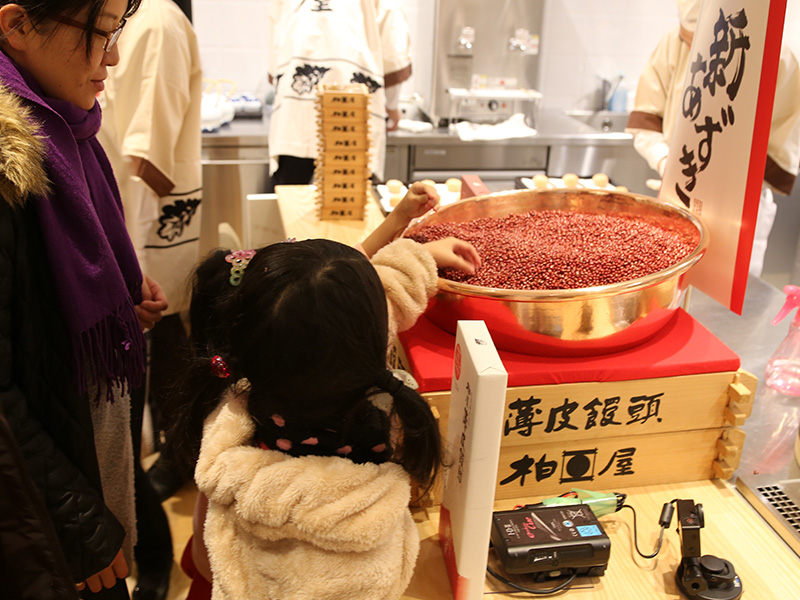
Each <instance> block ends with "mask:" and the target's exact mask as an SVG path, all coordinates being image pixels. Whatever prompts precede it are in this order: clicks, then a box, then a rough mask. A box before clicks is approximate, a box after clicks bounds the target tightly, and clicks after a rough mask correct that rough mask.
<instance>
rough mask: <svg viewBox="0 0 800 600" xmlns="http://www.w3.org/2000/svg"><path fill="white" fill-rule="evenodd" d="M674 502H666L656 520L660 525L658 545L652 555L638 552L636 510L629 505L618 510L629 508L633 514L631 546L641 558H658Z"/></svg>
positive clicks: (624, 505) (670, 519)
mask: <svg viewBox="0 0 800 600" xmlns="http://www.w3.org/2000/svg"><path fill="white" fill-rule="evenodd" d="M674 502H676V500H672V502H667V503H666V504H665V505H664V507H663V508H662V509H661V517H660V518H659V520H658V524H659V525H661V532H660V533H659V534H658V543H657V544H656V549H655V550H654V551H653V553H652V554H643V553H642V551H641V550H639V533H638V530H637V528H636V510H634V508H633V507H632V506H631V505H630V504H623V505H622V506H621V507H620V509H622V508H629V509H631V512H632V513H633V545H634V547H635V548H636V552H637V553H638V554H639V556H641V557H642V558H655V557H656V556H658V553H659V552H660V551H661V543H662V542H663V541H664V531H665V530H666V529H667V527H669V524H670V521H672V513H673V512H674V511H675V509H674V507H673V503H674Z"/></svg>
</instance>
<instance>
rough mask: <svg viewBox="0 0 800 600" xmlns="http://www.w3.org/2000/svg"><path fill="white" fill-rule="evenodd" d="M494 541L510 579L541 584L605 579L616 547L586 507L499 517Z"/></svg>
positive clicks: (530, 508)
mask: <svg viewBox="0 0 800 600" xmlns="http://www.w3.org/2000/svg"><path fill="white" fill-rule="evenodd" d="M491 540H492V546H493V547H494V549H495V552H497V555H498V557H499V558H500V561H501V562H502V564H503V568H504V569H505V571H506V572H507V573H515V574H518V573H528V574H530V575H531V576H532V577H533V579H534V580H535V581H543V580H545V579H550V578H553V577H563V576H570V575H588V576H599V575H602V574H603V573H605V570H606V567H607V566H608V559H609V556H610V555H611V541H610V540H609V539H608V536H607V535H606V533H605V531H603V527H602V526H601V525H600V522H599V521H598V520H597V517H595V515H594V513H593V512H592V509H591V508H589V506H588V505H585V504H572V505H563V506H526V507H525V508H521V509H519V510H508V511H498V512H495V513H494V514H493V515H492V531H491Z"/></svg>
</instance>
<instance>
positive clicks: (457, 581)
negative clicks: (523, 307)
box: [439, 321, 508, 600]
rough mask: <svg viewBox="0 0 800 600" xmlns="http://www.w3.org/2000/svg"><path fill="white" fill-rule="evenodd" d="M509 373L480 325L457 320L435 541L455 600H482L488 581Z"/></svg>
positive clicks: (489, 336)
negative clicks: (440, 501)
mask: <svg viewBox="0 0 800 600" xmlns="http://www.w3.org/2000/svg"><path fill="white" fill-rule="evenodd" d="M507 384H508V373H507V372H506V369H505V367H504V366H503V363H502V361H501V360H500V355H499V354H498V353H497V349H496V348H495V346H494V343H493V342H492V337H491V335H490V334H489V330H488V329H487V328H486V324H485V323H484V322H483V321H459V322H458V327H457V329H456V346H455V351H454V355H453V379H452V386H451V391H450V418H449V420H448V424H447V448H448V453H449V454H450V456H448V459H449V460H450V461H452V462H451V464H449V465H448V466H447V467H446V468H445V471H444V483H443V488H442V504H441V507H440V511H439V515H440V516H439V540H440V543H441V545H442V552H443V553H444V559H445V565H447V574H448V576H449V577H450V586H451V588H452V590H453V598H454V600H480V599H481V598H483V588H484V582H485V580H486V564H487V561H488V557H489V539H490V536H491V527H492V512H493V510H494V494H495V487H496V485H497V470H498V466H499V461H500V442H501V440H502V435H503V419H504V417H505V409H506V386H507Z"/></svg>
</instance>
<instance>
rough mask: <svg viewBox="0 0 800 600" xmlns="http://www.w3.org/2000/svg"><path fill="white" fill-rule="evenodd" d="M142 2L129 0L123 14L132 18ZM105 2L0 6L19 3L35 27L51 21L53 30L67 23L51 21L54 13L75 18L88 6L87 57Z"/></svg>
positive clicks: (8, 0)
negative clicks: (94, 29)
mask: <svg viewBox="0 0 800 600" xmlns="http://www.w3.org/2000/svg"><path fill="white" fill-rule="evenodd" d="M141 2H142V0H127V8H126V10H125V14H124V15H122V16H123V17H124V18H126V19H128V18H130V17H131V16H132V15H133V14H134V13H135V12H136V11H137V10H139V5H140V4H141ZM105 3H106V0H0V6H5V5H6V4H19V5H20V6H21V7H22V8H24V9H25V12H27V13H28V18H29V19H30V21H31V24H32V25H33V26H34V27H38V26H39V25H40V24H43V23H45V22H46V21H50V23H52V25H50V23H48V26H52V27H53V30H55V29H56V28H58V27H64V26H65V25H63V24H61V23H57V22H56V21H51V20H50V17H52V16H54V15H64V16H66V17H72V18H74V17H75V16H76V15H77V14H78V13H80V12H81V11H83V10H86V9H87V7H88V11H87V13H86V25H85V27H84V28H83V31H84V38H85V40H86V56H87V57H88V56H89V54H90V53H91V48H92V43H93V42H94V36H95V35H96V34H95V33H94V31H93V28H94V27H95V26H96V23H97V19H98V18H99V16H100V13H101V12H102V10H103V6H104V5H105Z"/></svg>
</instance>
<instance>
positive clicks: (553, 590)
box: [486, 565, 578, 596]
mask: <svg viewBox="0 0 800 600" xmlns="http://www.w3.org/2000/svg"><path fill="white" fill-rule="evenodd" d="M486 571H488V573H489V575H491V576H492V577H494V578H495V579H497V581H501V582H503V583H505V584H506V585H510V586H511V587H512V588H514V589H516V590H519V591H521V592H527V593H528V594H536V595H537V596H545V595H547V594H555V593H556V592H560V591H561V590H565V589H567V588H568V587H569V586H570V585H571V584H572V582H573V581H575V578H576V577H577V576H578V574H577V573H573V574H572V575H570V576H569V577H568V578H567V579H566V580H565V581H562V582H561V583H559V584H558V585H557V586H555V587H552V588H547V589H543V590H535V589H533V588H527V587H525V586H522V585H519V584H517V583H514V582H513V581H510V580H509V579H506V578H505V577H503V576H502V575H499V574H498V573H496V572H495V571H494V569H492V567H490V566H489V565H486Z"/></svg>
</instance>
